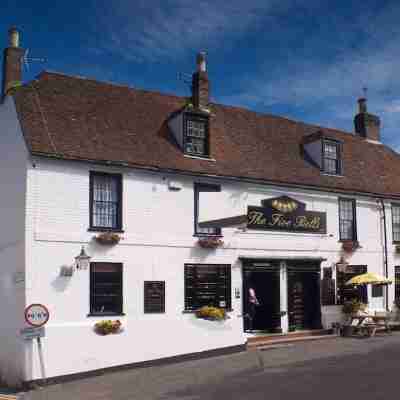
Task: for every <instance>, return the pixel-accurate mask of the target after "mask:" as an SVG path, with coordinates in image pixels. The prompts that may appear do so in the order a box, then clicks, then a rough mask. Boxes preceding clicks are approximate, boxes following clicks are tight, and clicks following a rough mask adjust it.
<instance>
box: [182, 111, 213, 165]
mask: <svg viewBox="0 0 400 400" xmlns="http://www.w3.org/2000/svg"><path fill="white" fill-rule="evenodd" d="M188 121H198V122H203V123H204V124H205V132H204V133H205V138H204V153H203V154H199V153H193V152H190V151H187V150H186V143H187V142H188ZM209 130H210V126H209V118H208V116H204V115H197V114H191V113H185V114H184V116H183V151H184V153H185V154H187V155H189V156H192V157H200V158H210V133H209Z"/></svg>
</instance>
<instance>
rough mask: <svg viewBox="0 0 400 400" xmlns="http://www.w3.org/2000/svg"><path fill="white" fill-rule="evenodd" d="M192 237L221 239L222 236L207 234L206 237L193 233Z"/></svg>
mask: <svg viewBox="0 0 400 400" xmlns="http://www.w3.org/2000/svg"><path fill="white" fill-rule="evenodd" d="M193 237H197V238H204V239H206V238H223V237H224V235H213V234H209V235H207V234H206V233H195V234H194V235H193Z"/></svg>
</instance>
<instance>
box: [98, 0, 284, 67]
mask: <svg viewBox="0 0 400 400" xmlns="http://www.w3.org/2000/svg"><path fill="white" fill-rule="evenodd" d="M284 3H285V1H283V2H282V1H278V0H247V1H246V2H243V1H242V0H230V1H218V0H197V1H196V2H192V1H188V0H164V1H162V0H157V1H149V0H147V1H145V0H136V1H135V2H131V1H128V0H122V1H113V2H110V3H109V7H108V8H107V9H99V10H97V13H96V18H97V24H98V27H97V30H98V33H99V35H100V36H101V39H100V40H99V42H100V45H99V47H100V48H101V49H103V50H105V51H108V52H115V53H118V54H119V55H121V56H122V57H123V58H125V59H128V60H134V61H146V62H154V61H157V60H159V61H161V60H163V61H165V60H166V59H171V58H172V59H173V58H175V57H177V56H180V55H182V54H184V53H185V51H187V50H188V49H189V50H196V51H197V50H207V48H209V47H212V48H218V47H226V46H227V41H224V39H226V37H227V36H229V35H236V36H238V35H240V34H241V33H243V32H244V31H246V30H247V29H249V28H254V27H255V25H256V24H257V22H258V21H259V20H260V19H261V17H265V13H266V12H267V11H268V10H270V9H272V8H274V9H277V8H279V9H281V8H282V4H284Z"/></svg>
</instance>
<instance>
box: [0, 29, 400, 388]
mask: <svg viewBox="0 0 400 400" xmlns="http://www.w3.org/2000/svg"><path fill="white" fill-rule="evenodd" d="M23 51H24V50H23V49H22V48H21V46H20V38H19V32H18V31H17V30H16V29H12V30H10V33H9V43H8V46H7V48H6V49H5V50H4V57H3V88H2V90H3V92H2V103H1V105H0V124H1V134H0V141H1V143H0V148H1V151H2V156H1V157H0V183H1V185H2V187H3V190H2V198H1V207H0V217H1V218H0V219H1V221H2V223H3V226H4V227H7V229H3V230H2V233H1V234H0V253H1V262H2V266H1V267H2V268H1V274H0V310H1V311H0V314H1V315H2V316H3V320H4V319H5V320H7V324H3V323H2V324H1V326H0V376H1V378H2V380H3V381H5V382H8V383H10V384H15V385H16V384H21V383H29V382H32V381H38V380H42V379H43V378H46V379H50V380H51V379H53V380H54V379H58V378H60V377H65V376H68V375H75V374H85V373H88V372H91V371H92V372H93V371H97V370H106V369H107V368H111V367H118V366H133V367H134V366H136V365H143V363H151V362H154V361H159V360H164V359H165V360H171V359H173V360H174V359H175V357H177V358H179V357H181V356H187V355H207V354H212V353H213V352H229V351H235V350H243V349H244V348H245V346H246V343H247V341H248V340H251V338H252V337H254V336H257V335H268V334H271V333H282V334H283V335H284V334H288V333H290V332H296V331H308V330H320V329H330V328H331V327H332V323H335V322H340V321H341V320H342V318H343V315H342V313H341V305H342V304H343V302H344V301H345V300H348V299H352V298H354V297H357V298H362V299H363V300H364V301H365V302H368V303H369V307H370V309H371V310H385V309H391V308H392V307H393V303H394V302H395V300H398V299H399V298H400V289H399V288H400V286H399V285H398V282H399V280H400V267H399V266H400V258H399V256H398V255H397V253H396V249H397V247H396V245H397V244H398V243H400V180H399V179H398V177H399V176H400V156H399V154H398V153H397V152H396V151H394V150H393V149H391V148H390V147H388V146H387V145H385V144H384V143H382V142H381V135H380V120H379V118H378V117H377V116H375V115H373V114H371V113H370V112H369V111H368V110H367V101H366V99H365V98H361V99H359V100H358V110H357V112H356V115H355V118H354V127H355V129H354V132H343V131H340V130H336V129H332V128H324V127H320V126H315V125H311V124H306V123H303V122H298V121H293V120H290V119H287V118H283V117H280V116H273V115H268V114H262V113H257V112H253V111H251V110H248V109H244V108H238V107H232V106H229V105H222V104H218V103H215V102H213V101H212V100H211V99H210V87H211V84H210V79H209V75H208V71H207V63H206V58H205V55H204V54H202V53H200V54H199V55H198V57H197V67H196V69H195V72H194V73H193V77H192V87H191V93H190V94H188V96H186V97H184V96H176V95H171V94H164V93H159V92H153V91H146V90H141V89H137V88H130V87H127V86H121V85H116V84H112V83H108V82H101V81H96V80H93V79H88V78H83V77H77V76H69V75H66V74H63V73H58V72H48V71H44V72H42V73H41V74H40V75H39V76H38V77H37V78H36V79H35V80H33V81H30V82H24V81H23V79H22V76H21V59H22V57H21V54H23ZM221 67H222V66H221ZM216 68H218V66H216ZM213 85H214V86H217V85H218V82H217V81H214V82H213ZM365 271H368V272H376V273H378V274H381V275H385V276H387V277H389V278H390V279H393V280H395V279H394V278H396V280H395V281H396V283H395V284H394V285H390V286H389V287H388V288H386V287H385V288H383V287H381V286H372V287H368V288H367V289H363V290H361V289H355V288H352V287H347V286H345V282H346V281H347V280H348V279H350V278H351V277H353V276H355V275H357V274H360V273H363V272H365ZM37 303H39V304H43V305H45V306H46V307H47V309H48V310H49V315H50V318H49V321H48V322H47V324H46V325H45V334H44V337H42V338H41V348H39V347H38V346H37V343H36V341H35V340H24V339H22V338H21V337H20V336H19V335H16V334H15V332H19V331H20V330H21V329H23V328H24V327H26V322H25V321H24V317H23V315H24V309H25V308H26V307H27V306H29V305H30V304H37ZM202 306H215V307H218V308H222V309H224V310H226V314H227V316H228V317H229V318H228V319H225V320H223V321H213V320H209V319H202V318H198V317H197V316H196V310H198V309H199V308H200V307H202ZM106 320H111V321H114V323H113V324H111V325H107V324H106V323H105V322H104V321H106ZM117 320H118V321H119V322H116V321H117ZM99 332H100V333H101V334H99ZM110 332H112V333H111V334H106V333H110Z"/></svg>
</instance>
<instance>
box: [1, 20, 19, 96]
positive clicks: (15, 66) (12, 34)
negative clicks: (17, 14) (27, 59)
mask: <svg viewBox="0 0 400 400" xmlns="http://www.w3.org/2000/svg"><path fill="white" fill-rule="evenodd" d="M23 55H24V49H21V48H20V47H19V32H18V30H17V29H16V28H11V29H10V30H9V31H8V47H7V48H5V49H4V53H3V82H2V90H1V97H2V99H4V97H5V96H6V95H7V93H8V91H9V90H10V89H12V88H13V87H15V86H17V85H19V84H21V80H22V57H23Z"/></svg>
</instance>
